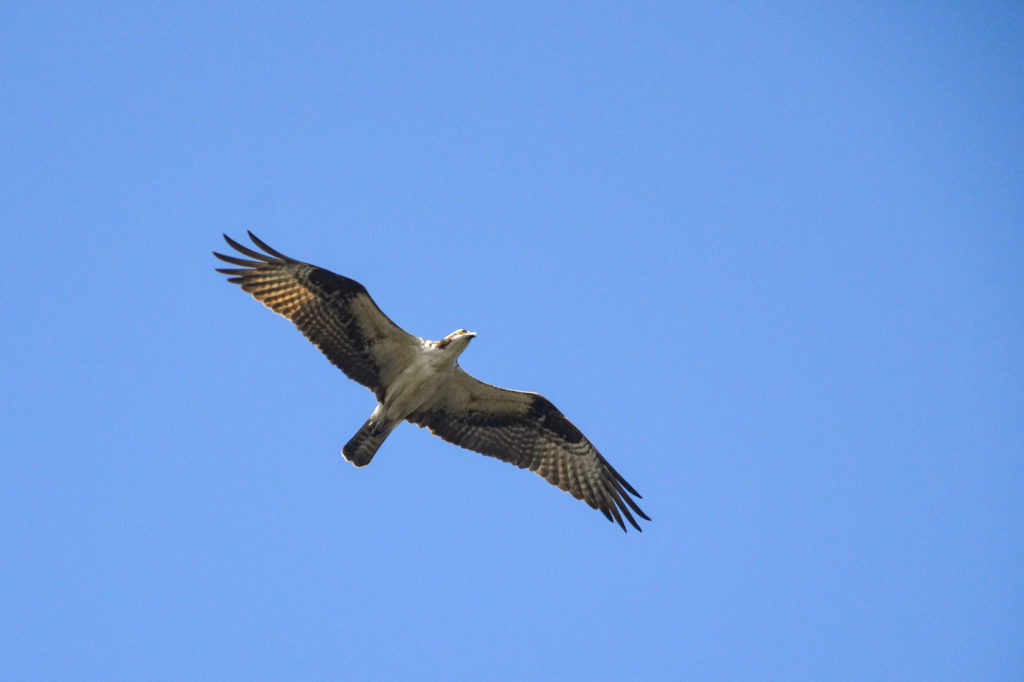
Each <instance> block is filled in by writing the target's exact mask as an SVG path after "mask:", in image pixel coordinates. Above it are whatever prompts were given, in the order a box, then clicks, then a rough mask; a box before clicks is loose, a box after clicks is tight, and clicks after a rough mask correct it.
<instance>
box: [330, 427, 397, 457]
mask: <svg viewBox="0 0 1024 682" xmlns="http://www.w3.org/2000/svg"><path fill="white" fill-rule="evenodd" d="M395 426H396V425H395V424H387V423H385V422H381V421H377V420H376V419H374V418H373V417H370V418H369V419H367V420H366V423H365V424H363V427H362V428H361V429H359V430H358V431H357V432H356V435H354V436H352V440H350V441H349V442H348V443H346V444H345V447H343V448H342V449H341V454H343V455H345V459H347V460H348V461H350V462H352V464H354V465H356V466H357V467H364V466H366V465H367V464H369V463H370V460H371V459H373V456H374V455H375V454H377V449H378V448H379V447H380V446H381V443H383V442H384V439H385V438H387V437H388V434H390V433H391V431H392V430H393V429H394V428H395Z"/></svg>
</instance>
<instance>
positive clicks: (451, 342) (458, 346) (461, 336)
mask: <svg viewBox="0 0 1024 682" xmlns="http://www.w3.org/2000/svg"><path fill="white" fill-rule="evenodd" d="M475 336H476V332H470V331H466V330H465V329H457V330H455V331H453V332H452V333H451V334H449V335H448V336H446V337H444V338H443V339H441V340H440V341H438V342H437V347H438V348H444V349H447V350H448V352H451V353H455V355H456V356H458V355H460V354H461V353H462V351H464V350H466V346H468V345H469V342H470V341H472V340H473V338H474V337H475Z"/></svg>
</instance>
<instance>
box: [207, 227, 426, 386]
mask: <svg viewBox="0 0 1024 682" xmlns="http://www.w3.org/2000/svg"><path fill="white" fill-rule="evenodd" d="M249 238H250V239H252V242H253V244H255V245H256V246H257V247H259V248H260V249H262V253H261V252H260V251H256V250H255V249H251V248H249V247H248V246H244V245H242V244H239V243H238V242H236V241H235V240H233V239H231V237H228V236H227V235H224V239H225V240H226V241H227V243H228V244H229V245H231V247H232V248H234V249H235V250H236V251H238V252H239V253H241V254H242V255H245V256H248V257H249V258H250V259H252V260H247V259H245V258H238V257H237V256H225V255H224V254H221V253H216V252H214V254H213V255H215V256H216V257H217V258H220V259H221V260H222V261H225V262H227V263H231V264H232V265H237V266H241V267H237V268H218V269H217V272H221V273H224V274H225V275H231V277H229V278H228V281H229V282H234V283H235V284H238V285H240V286H241V287H242V289H244V290H245V291H248V292H249V293H250V294H252V296H253V298H255V299H256V300H257V301H260V302H261V303H263V304H264V305H265V306H267V307H268V308H270V309H271V310H273V311H274V312H275V313H278V314H280V315H283V316H284V317H287V318H288V319H289V320H291V321H292V322H294V323H295V326H296V327H298V328H299V331H301V332H302V333H303V334H304V335H305V336H306V338H307V339H309V340H310V341H312V342H313V344H314V345H316V347H317V348H319V349H320V350H321V351H323V354H324V355H326V356H327V359H328V360H330V361H331V362H332V363H334V364H335V365H336V366H337V367H338V368H339V369H341V370H342V371H343V372H345V374H347V375H348V376H349V377H350V378H351V379H354V380H355V381H358V382H359V383H361V384H362V385H363V386H366V387H367V388H369V389H370V390H371V391H373V392H374V393H376V394H377V399H378V400H383V392H384V391H383V387H384V386H387V385H389V384H390V383H391V381H392V380H393V379H394V378H395V376H397V375H398V373H399V372H401V370H402V369H404V368H405V367H407V366H408V363H409V362H411V360H412V358H413V357H414V354H415V352H416V349H417V348H418V347H419V344H420V339H418V338H417V337H415V336H412V335H411V334H409V333H407V332H405V331H403V330H402V328H401V327H399V326H398V325H396V324H395V323H394V322H392V321H391V320H389V319H388V318H387V316H386V315H385V314H384V313H382V312H381V310H380V308H378V307H377V304H376V303H374V302H373V299H372V298H370V295H369V294H368V293H366V288H365V287H364V286H363V285H362V284H360V283H359V282H356V281H355V280H352V279H349V278H348V277H343V276H341V275H336V274H335V273H333V272H331V271H330V270H325V269H323V268H318V267H317V266H315V265H310V264H309V263H303V262H301V261H297V260H295V259H293V258H289V257H288V256H285V255H284V254H282V253H280V252H278V251H275V250H274V249H272V248H270V247H269V246H267V245H266V244H264V243H263V242H262V241H261V240H260V239H258V238H257V237H256V236H255V235H254V234H253V233H252V232H250V233H249Z"/></svg>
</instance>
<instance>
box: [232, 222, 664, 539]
mask: <svg viewBox="0 0 1024 682" xmlns="http://www.w3.org/2000/svg"><path fill="white" fill-rule="evenodd" d="M249 238H250V239H252V241H253V244H254V245H255V246H257V247H258V248H260V249H262V253H261V252H260V251H256V250H254V249H252V248H249V247H247V246H244V245H242V244H239V243H238V242H236V241H235V240H233V239H231V238H230V237H228V236H227V235H224V239H225V240H226V241H227V243H228V244H229V245H231V246H232V247H233V248H234V249H235V250H236V251H238V252H239V253H241V254H242V255H244V256H248V258H249V259H252V260H248V259H246V258H239V257H237V256H226V255H224V254H221V253H216V252H214V254H213V255H215V256H216V257H217V258H219V259H221V260H222V261H225V262H227V263H231V264H232V265H237V266H240V267H237V268H218V269H217V272H221V273H223V274H225V275H230V277H229V279H228V281H229V282H234V283H235V284H239V285H241V287H242V289H244V290H245V291H247V292H249V293H250V294H252V296H253V297H254V298H255V299H256V300H258V301H260V302H261V303H263V304H264V305H266V306H267V307H268V308H270V309H271V310H273V311H274V312H275V313H278V314H280V315H282V316H284V317H286V318H288V319H289V320H291V321H292V322H294V323H295V326H296V327H298V328H299V331H301V332H302V333H303V334H304V335H305V336H306V338H307V339H309V340H310V341H311V342H313V344H315V345H316V346H317V348H319V349H320V350H321V351H322V352H323V354H324V355H326V356H327V359H328V360H330V361H331V362H332V363H334V364H335V365H336V366H337V367H338V368H339V369H341V371H343V372H344V373H345V374H347V375H348V376H349V378H351V379H353V380H355V381H358V382H359V383H361V384H362V385H364V386H366V387H367V388H369V389H370V390H371V391H373V393H374V394H375V395H376V396H377V407H376V409H374V411H373V414H371V415H370V418H369V419H367V420H366V423H365V424H363V426H362V428H361V429H359V431H358V432H356V435H354V436H353V437H352V440H350V441H349V442H348V444H346V445H345V447H344V448H342V454H343V455H344V456H345V458H346V459H347V460H348V461H350V462H352V464H354V465H355V466H357V467H362V466H366V465H367V464H369V463H370V460H371V459H373V456H374V454H375V453H376V452H377V449H378V448H379V447H380V446H381V444H382V443H383V442H384V439H385V438H387V437H388V434H389V433H391V431H392V430H393V429H394V428H395V427H396V426H398V425H399V424H401V423H402V422H403V421H409V422H412V423H413V424H416V425H417V426H420V427H426V428H428V429H430V432H431V433H433V434H435V435H437V436H440V437H441V438H443V439H444V440H446V441H448V442H450V443H454V444H456V445H460V446H462V447H464V448H468V449H470V450H475V451H476V452H479V453H482V454H484V455H488V456H490V457H496V458H498V459H502V460H505V461H506V462H510V463H512V464H515V465H516V466H518V467H521V468H525V469H529V470H530V471H533V472H535V473H537V474H538V475H540V476H542V477H543V478H545V479H546V480H547V481H548V482H549V483H551V484H553V485H556V486H558V487H559V488H561V489H562V490H565V491H566V492H568V493H570V494H571V495H572V496H573V497H575V498H577V499H580V500H583V501H584V502H586V503H587V504H589V505H590V506H591V507H593V508H594V509H597V510H599V511H600V512H601V513H602V514H604V515H605V516H606V517H607V518H608V520H609V521H616V522H618V524H619V525H620V526H621V527H622V529H623V530H626V526H625V524H624V523H623V517H625V519H626V520H627V521H629V523H630V524H632V525H633V527H634V528H636V529H637V530H640V526H639V525H638V524H637V522H636V519H635V518H634V517H633V514H634V513H635V514H636V515H637V516H639V517H640V518H643V519H647V520H648V521H650V518H649V517H648V516H647V515H646V514H644V513H643V511H641V509H640V507H638V506H637V504H636V502H635V501H634V500H633V498H632V497H630V495H635V496H636V497H638V498H639V497H640V493H638V492H637V491H636V490H634V489H633V486H631V485H630V484H629V483H627V482H626V479H624V478H623V477H622V476H621V475H620V474H619V472H617V471H616V470H615V469H614V468H613V467H612V465H611V464H609V463H608V461H607V460H605V458H604V457H602V456H601V454H600V453H599V452H598V451H597V449H596V448H595V447H594V446H593V445H592V444H591V443H590V441H589V440H587V438H586V436H584V435H583V434H582V433H581V432H580V430H579V429H577V428H576V427H575V426H573V424H572V422H570V421H569V420H568V419H566V418H565V415H563V414H562V413H561V412H559V411H558V408H556V407H555V406H554V405H552V404H551V402H550V401H549V400H547V399H546V398H544V397H543V396H541V395H538V394H536V393H526V392H523V391H512V390H509V389H506V388H498V387H497V386H491V385H490V384H485V383H484V382H482V381H478V380H477V379H474V378H473V377H472V376H470V375H469V374H467V373H466V372H464V371H463V370H462V368H461V367H459V363H458V361H457V360H458V357H459V355H460V354H461V353H462V351H464V350H466V346H468V345H469V342H470V341H471V340H472V339H473V338H474V337H475V336H476V334H475V333H473V332H469V331H466V330H465V329H459V330H458V331H455V332H452V333H451V334H449V335H448V336H446V337H444V338H443V339H441V340H440V341H428V340H427V339H423V338H420V337H418V336H413V335H412V334H409V333H407V332H405V331H404V330H403V329H401V328H400V327H399V326H398V325H396V324H395V323H394V322H392V321H391V320H390V319H388V317H387V316H386V315H384V313H383V312H381V310H380V308H378V307H377V304H376V303H374V302H373V299H372V298H370V295H369V294H368V293H367V292H366V288H365V287H363V285H362V284H360V283H359V282H356V281H354V280H351V279H349V278H348V277H343V276H341V275H337V274H335V273H333V272H330V271H329V270H325V269H323V268H319V267H317V266H315V265H310V264H309V263H303V262H301V261H297V260H294V259H292V258H289V257H288V256H285V255H284V254H282V253H280V252H278V251H275V250H274V249H272V248H270V247H269V246H267V245H266V244H265V243H263V242H262V241H261V240H260V239H258V238H257V237H256V236H255V235H254V234H253V233H252V232H249ZM630 510H632V511H630Z"/></svg>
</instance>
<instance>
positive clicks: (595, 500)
mask: <svg viewBox="0 0 1024 682" xmlns="http://www.w3.org/2000/svg"><path fill="white" fill-rule="evenodd" d="M455 372H456V374H455V376H454V377H453V380H452V382H451V384H450V385H449V389H448V391H447V392H446V393H445V394H444V395H443V396H442V397H441V398H439V399H438V400H437V401H436V402H435V403H434V404H433V405H432V406H431V407H430V408H429V409H425V410H421V411H419V412H417V413H414V414H412V415H410V416H409V421H411V422H412V423H414V424H417V425H419V426H424V427H426V428H428V429H430V431H431V433H433V434H435V435H437V436H440V437H441V438H443V439H444V440H446V441H448V442H450V443H454V444H456V445H459V446H462V447H464V448H467V449H469V450H474V451H476V452H479V453H482V454H484V455H488V456H490V457H496V458H498V459H501V460H504V461H506V462H510V463H512V464H515V465H516V466H518V467H521V468H524V469H529V470H530V471H533V472H535V473H537V474H538V475H540V476H541V477H543V478H544V479H545V480H547V481H548V482H549V483H551V484H552V485H555V486H557V487H558V488H561V489H562V490H564V491H566V492H568V493H569V494H571V495H572V496H573V497H575V498H577V499H580V500H583V501H584V502H586V503H587V504H589V505H590V506H591V507H593V508H594V509H597V510H599V511H600V512H601V513H602V514H604V515H605V517H607V518H608V520H609V521H613V522H616V523H618V524H619V525H620V526H621V527H622V529H623V530H625V529H626V525H625V523H624V519H625V521H628V522H629V523H630V524H631V525H632V526H633V527H634V528H636V529H637V530H640V526H639V524H638V523H637V521H636V518H635V517H634V514H635V515H636V516H639V517H640V518H642V519H647V520H648V521H649V520H650V518H649V517H648V516H647V515H646V514H644V512H643V510H641V509H640V507H639V506H638V505H637V503H636V501H635V500H633V498H632V497H631V495H632V496H635V497H638V498H639V497H641V496H640V494H639V493H638V492H636V490H635V489H634V488H633V487H632V486H631V485H630V484H629V483H627V482H626V480H625V479H624V478H623V477H622V476H621V475H620V474H619V472H618V471H616V470H615V469H614V467H612V465H611V464H609V463H608V461H607V460H606V459H605V458H604V457H602V456H601V453H599V452H598V451H597V448H595V447H594V446H593V444H592V443H591V442H590V441H589V440H587V438H586V437H585V436H584V435H583V433H582V432H580V430H579V429H577V428H576V427H575V426H574V425H573V423H572V422H570V421H569V420H568V419H567V418H566V417H565V415H563V414H562V413H561V412H560V411H559V410H558V408H556V407H555V406H554V405H553V404H552V403H551V402H550V401H549V400H548V399H546V398H544V397H543V396H541V395H538V394H536V393H525V392H522V391H512V390H509V389H505V388H499V387H497V386H491V385H490V384H486V383H484V382H482V381H479V380H477V379H475V378H473V377H472V376H470V375H469V374H467V373H466V372H464V371H463V370H462V369H461V368H456V370H455Z"/></svg>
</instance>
